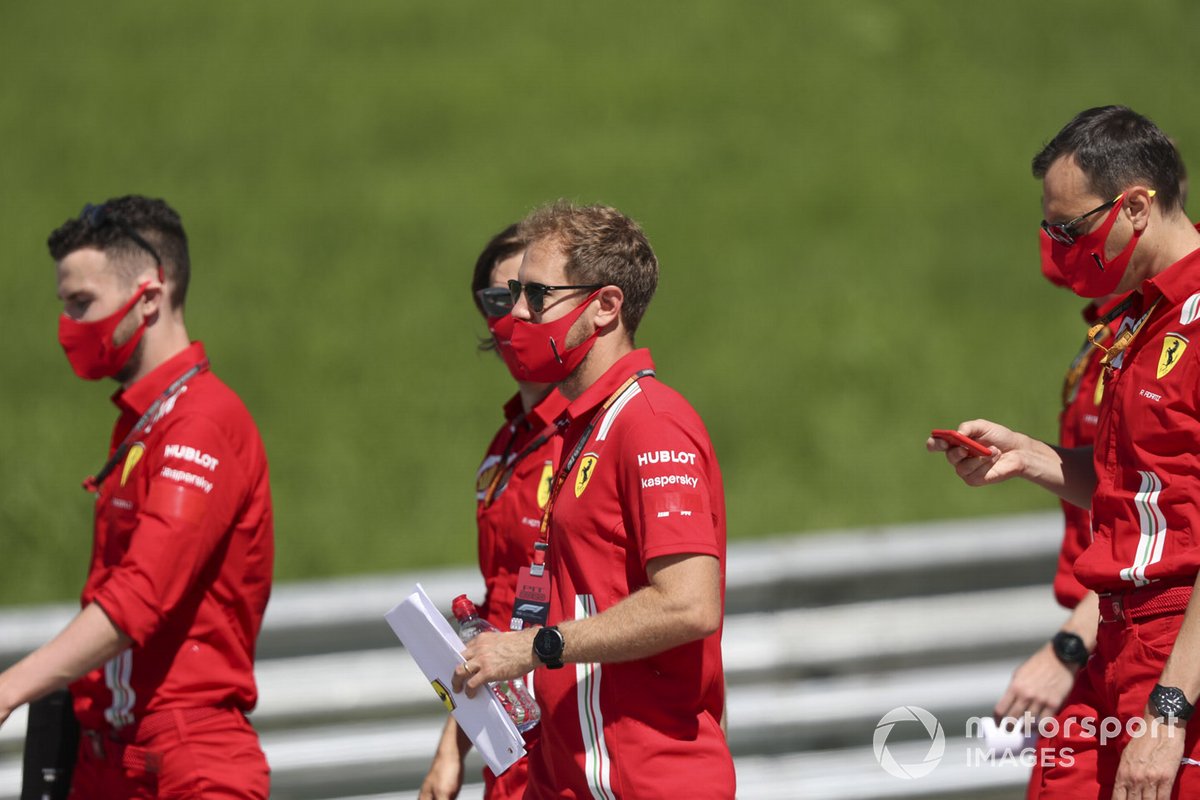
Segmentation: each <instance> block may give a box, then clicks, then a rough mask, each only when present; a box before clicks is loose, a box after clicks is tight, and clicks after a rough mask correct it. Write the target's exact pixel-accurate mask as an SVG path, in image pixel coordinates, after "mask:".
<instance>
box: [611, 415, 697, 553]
mask: <svg viewBox="0 0 1200 800" xmlns="http://www.w3.org/2000/svg"><path fill="white" fill-rule="evenodd" d="M712 458H713V456H712V448H711V447H710V446H709V444H708V439H707V436H705V435H704V434H703V433H702V432H700V431H696V430H693V429H692V428H690V427H689V426H687V425H686V424H685V423H683V422H682V421H681V420H679V419H678V418H676V417H674V416H672V415H669V414H658V415H655V416H654V417H653V418H651V419H647V420H645V421H642V422H639V423H638V424H637V425H636V426H634V427H633V428H632V429H631V430H630V432H629V435H628V436H627V437H624V446H623V447H622V451H621V454H620V466H619V480H620V481H621V485H622V494H623V495H624V497H625V501H624V502H625V504H626V508H627V512H626V514H627V517H628V518H627V520H626V525H627V526H630V529H629V531H628V532H629V533H630V534H631V536H632V538H633V539H634V540H635V541H636V542H637V545H638V547H639V549H640V551H641V560H642V566H643V568H644V567H645V565H646V562H648V561H650V560H651V559H654V558H659V557H661V556H669V555H680V554H684V553H695V554H699V555H711V556H714V557H717V558H720V556H721V551H720V547H719V545H718V542H717V533H716V520H714V519H713V508H714V507H715V505H716V504H714V503H713V502H712V494H711V493H712V491H713V487H712V482H711V481H710V479H709V474H710V469H711V459H712Z"/></svg>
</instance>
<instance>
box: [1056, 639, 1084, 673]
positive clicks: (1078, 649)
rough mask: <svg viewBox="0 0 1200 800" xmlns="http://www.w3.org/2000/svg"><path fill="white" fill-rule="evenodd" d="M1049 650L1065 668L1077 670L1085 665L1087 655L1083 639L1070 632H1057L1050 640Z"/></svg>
mask: <svg viewBox="0 0 1200 800" xmlns="http://www.w3.org/2000/svg"><path fill="white" fill-rule="evenodd" d="M1050 649H1051V650H1052V651H1053V653H1054V656H1055V657H1056V658H1057V659H1058V660H1059V662H1061V663H1062V664H1063V666H1065V667H1069V668H1070V669H1072V670H1079V669H1080V668H1082V667H1083V665H1084V664H1086V663H1087V661H1088V657H1089V655H1090V654H1089V653H1088V648H1087V643H1085V642H1084V641H1083V637H1081V636H1079V635H1078V634H1074V633H1071V632H1070V631H1059V632H1058V633H1056V634H1054V637H1053V638H1052V639H1051V640H1050Z"/></svg>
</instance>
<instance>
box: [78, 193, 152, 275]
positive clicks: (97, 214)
mask: <svg viewBox="0 0 1200 800" xmlns="http://www.w3.org/2000/svg"><path fill="white" fill-rule="evenodd" d="M79 219H81V220H82V221H83V222H86V223H87V224H88V225H89V226H91V227H93V228H103V227H104V226H105V225H112V226H113V227H115V228H118V229H119V230H120V231H121V233H123V234H125V236H126V237H128V239H129V240H130V241H131V242H133V243H134V244H136V245H137V246H138V247H140V248H142V249H143V250H145V251H146V252H147V253H149V254H150V255H151V256H153V257H154V263H155V264H157V265H158V266H159V268H160V269H161V268H162V259H161V258H159V257H158V251H157V250H155V249H154V248H153V247H151V246H150V243H149V242H147V241H146V240H145V238H144V237H142V235H141V234H139V233H138V232H137V231H135V230H134V229H133V226H132V225H130V224H129V223H128V222H126V221H125V220H123V219H121V218H120V217H118V216H117V215H115V214H110V213H109V211H108V205H107V204H105V203H101V204H100V205H98V206H94V205H92V204H91V203H88V204H87V205H85V206H84V207H83V211H80V212H79Z"/></svg>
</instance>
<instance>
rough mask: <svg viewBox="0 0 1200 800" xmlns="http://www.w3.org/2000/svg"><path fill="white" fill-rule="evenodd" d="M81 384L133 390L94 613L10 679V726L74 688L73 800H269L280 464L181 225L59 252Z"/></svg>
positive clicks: (104, 508)
mask: <svg viewBox="0 0 1200 800" xmlns="http://www.w3.org/2000/svg"><path fill="white" fill-rule="evenodd" d="M49 246H50V253H51V255H52V256H53V257H54V259H55V261H56V262H57V266H58V296H59V299H60V300H61V301H62V303H63V307H64V312H65V313H64V314H63V316H62V317H61V318H60V320H59V340H60V342H61V343H62V345H63V348H64V350H65V351H66V354H67V358H68V360H69V361H70V363H71V366H72V367H73V369H74V370H75V372H76V373H77V374H78V375H79V376H80V377H82V378H86V379H90V380H95V379H99V378H104V377H111V378H114V379H115V380H116V381H117V382H118V383H119V384H120V386H121V388H120V389H119V390H118V391H117V393H116V394H115V395H113V402H114V403H115V404H116V406H117V409H118V411H119V416H118V418H117V422H116V426H115V428H114V430H113V435H112V440H111V445H110V448H109V459H108V461H107V462H106V463H105V464H104V466H103V468H102V469H101V470H100V471H99V472H98V473H97V474H96V475H95V476H94V477H93V478H90V479H89V480H88V481H87V483H86V486H87V487H88V488H90V489H91V491H93V492H95V493H96V500H95V537H94V540H93V547H92V557H91V565H90V568H89V572H88V578H87V582H86V584H85V585H84V589H83V595H82V606H83V610H82V611H81V612H80V613H79V615H78V616H76V617H75V619H74V620H73V621H72V622H71V623H70V624H69V625H68V626H67V628H66V629H65V630H64V631H63V632H62V633H60V634H59V635H58V636H57V637H55V638H54V639H52V640H51V641H50V642H49V643H47V644H46V645H44V646H42V647H41V648H39V649H38V650H36V651H35V652H33V653H32V654H30V655H29V656H27V657H26V658H25V659H23V660H22V661H20V662H19V663H17V664H16V665H14V666H13V667H12V668H11V669H9V670H7V671H6V672H5V673H4V674H3V675H0V721H3V719H5V718H7V716H8V715H9V714H10V713H11V711H12V709H13V708H14V707H16V706H18V705H20V704H21V703H25V702H29V701H30V700H33V699H35V698H37V697H40V696H42V695H44V694H46V693H47V692H49V691H51V690H53V689H57V688H61V687H63V686H66V685H67V684H70V687H71V693H72V695H73V697H74V705H75V713H76V716H77V717H78V719H79V724H80V727H81V729H82V733H83V735H82V737H81V740H80V747H79V756H78V760H77V762H76V766H75V774H74V778H73V783H72V797H79V798H94V797H105V798H109V797H112V798H117V797H120V798H157V797H162V798H167V797H185V796H186V797H216V796H220V797H230V798H232V797H238V798H265V797H267V795H268V793H269V779H268V770H267V764H266V760H265V758H264V757H263V754H262V750H261V748H260V747H259V744H258V737H257V735H256V734H255V732H254V730H253V728H251V727H250V724H249V723H248V722H247V720H246V718H245V713H246V712H247V711H249V710H250V709H252V708H253V707H254V704H255V701H256V699H257V690H256V687H255V682H254V673H253V670H254V644H255V640H256V638H257V636H258V632H259V628H260V626H261V623H262V616H263V611H264V610H265V608H266V604H267V597H268V595H269V593H270V588H271V572H272V561H273V556H274V544H273V523H272V513H271V498H270V489H269V484H268V478H267V462H266V455H265V453H264V450H263V446H262V441H261V439H260V438H259V435H258V431H257V429H256V428H255V425H254V421H253V420H252V419H251V417H250V414H249V413H248V412H247V411H246V408H245V406H243V405H242V403H241V401H240V400H239V399H238V397H237V395H235V394H234V393H233V392H232V391H231V390H230V389H229V388H228V387H226V386H225V384H223V383H222V382H221V381H220V380H218V379H217V378H216V376H214V375H213V373H212V372H211V371H210V370H209V364H208V358H207V357H206V355H205V352H204V346H203V345H202V344H200V343H199V342H195V343H193V342H191V341H190V339H189V338H188V333H187V329H186V327H185V325H184V319H183V309H184V300H185V297H186V293H187V286H188V276H189V271H190V265H189V259H188V251H187V238H186V235H185V233H184V230H183V226H182V223H181V222H180V220H179V216H178V215H177V214H176V213H175V212H174V211H173V210H172V209H171V208H170V207H169V206H168V205H167V204H166V203H164V202H162V201H161V200H150V199H147V198H144V197H138V196H130V197H121V198H117V199H113V200H109V201H107V202H106V203H104V204H103V205H100V206H87V207H85V208H84V211H83V213H82V214H81V215H80V216H79V217H78V218H76V219H72V220H68V221H67V222H66V223H64V224H63V225H62V226H61V227H60V228H58V229H57V230H56V231H54V233H52V234H51V235H50V239H49Z"/></svg>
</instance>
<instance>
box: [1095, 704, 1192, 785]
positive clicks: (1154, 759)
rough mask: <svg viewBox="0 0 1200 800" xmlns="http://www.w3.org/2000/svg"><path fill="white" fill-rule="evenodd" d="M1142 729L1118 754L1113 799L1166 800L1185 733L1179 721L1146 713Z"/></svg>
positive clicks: (1173, 780)
mask: <svg viewBox="0 0 1200 800" xmlns="http://www.w3.org/2000/svg"><path fill="white" fill-rule="evenodd" d="M1144 719H1145V722H1146V730H1145V733H1143V734H1142V735H1141V736H1138V737H1135V738H1133V739H1131V740H1130V742H1129V744H1128V746H1126V748H1125V752H1123V753H1122V754H1121V765H1120V766H1119V767H1118V768H1117V780H1116V783H1115V785H1114V787H1113V795H1112V796H1113V800H1168V798H1170V796H1171V787H1172V786H1173V785H1174V783H1175V776H1176V775H1177V774H1178V772H1179V762H1180V760H1181V759H1182V758H1183V744H1184V738H1185V737H1186V734H1187V731H1186V729H1185V727H1184V723H1182V722H1169V721H1167V720H1164V719H1162V718H1156V717H1155V716H1154V715H1153V713H1151V712H1149V711H1147V712H1146V715H1145V717H1144Z"/></svg>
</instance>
